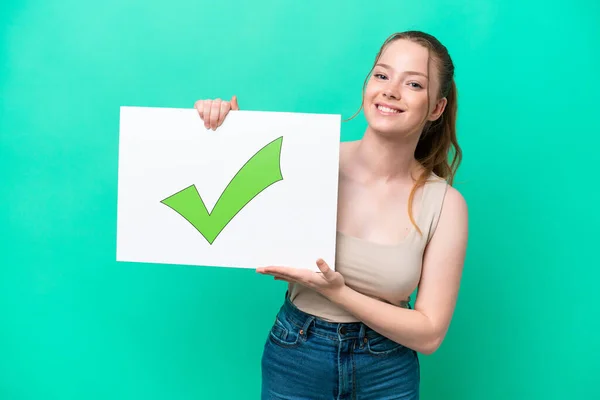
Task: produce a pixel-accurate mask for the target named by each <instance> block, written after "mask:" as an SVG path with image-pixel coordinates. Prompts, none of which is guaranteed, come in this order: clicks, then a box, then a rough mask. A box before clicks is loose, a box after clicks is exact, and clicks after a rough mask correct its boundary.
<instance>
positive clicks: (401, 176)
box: [352, 128, 420, 182]
mask: <svg viewBox="0 0 600 400" xmlns="http://www.w3.org/2000/svg"><path fill="white" fill-rule="evenodd" d="M417 141H418V135H409V136H407V137H406V138H401V139H398V138H386V137H385V136H383V135H379V134H377V133H375V132H373V131H372V130H371V128H367V130H366V131H365V134H364V137H363V139H362V140H361V141H360V143H359V144H358V146H357V148H356V151H355V153H354V160H353V163H352V164H353V165H354V167H355V168H356V169H357V171H356V172H359V173H360V174H361V175H363V178H364V179H365V180H376V181H384V182H387V181H392V180H395V181H397V180H402V181H404V180H409V181H412V180H413V178H415V177H416V175H415V172H416V171H417V170H418V169H419V168H420V164H419V162H418V161H417V160H416V159H415V157H414V154H415V148H416V146H417Z"/></svg>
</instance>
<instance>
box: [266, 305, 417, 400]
mask: <svg viewBox="0 0 600 400" xmlns="http://www.w3.org/2000/svg"><path fill="white" fill-rule="evenodd" d="M419 383H420V369H419V360H418V356H417V353H416V352H415V351H414V350H411V349H409V348H407V347H405V346H402V345H400V344H398V343H396V342H394V341H392V340H390V339H387V338H386V337H384V336H382V335H380V334H378V333H377V332H375V331H374V330H372V329H370V328H369V327H367V326H366V325H364V324H363V323H331V322H327V321H325V320H322V319H319V318H317V317H315V316H313V315H309V314H306V313H304V312H303V311H301V310H299V309H298V308H297V307H296V306H294V304H293V303H292V302H291V301H290V300H289V298H288V296H287V295H286V297H285V302H284V304H283V305H282V306H281V309H280V310H279V312H278V313H277V316H276V318H275V322H274V324H273V326H272V328H271V330H270V332H269V335H268V338H267V341H266V343H265V348H264V352H263V356H262V397H261V398H262V399H287V400H299V399H306V400H320V399H327V400H333V399H337V400H342V399H378V400H379V399H381V400H384V399H390V400H391V399H403V400H408V399H410V400H414V399H418V398H419Z"/></svg>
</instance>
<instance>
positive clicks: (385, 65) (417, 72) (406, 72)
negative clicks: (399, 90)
mask: <svg viewBox="0 0 600 400" xmlns="http://www.w3.org/2000/svg"><path fill="white" fill-rule="evenodd" d="M376 67H383V68H386V69H393V68H392V67H390V66H389V65H387V64H384V63H378V64H377V65H376ZM404 73H405V74H407V75H421V76H424V77H425V78H427V74H424V73H422V72H419V71H404Z"/></svg>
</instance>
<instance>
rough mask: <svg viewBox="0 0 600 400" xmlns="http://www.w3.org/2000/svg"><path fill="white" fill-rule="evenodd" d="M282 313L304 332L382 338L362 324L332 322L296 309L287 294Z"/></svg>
mask: <svg viewBox="0 0 600 400" xmlns="http://www.w3.org/2000/svg"><path fill="white" fill-rule="evenodd" d="M280 312H283V314H284V315H285V317H286V318H287V319H288V320H289V321H290V322H291V323H293V324H294V325H296V326H297V327H298V328H300V329H302V330H303V331H304V332H309V331H312V332H314V333H316V334H320V335H321V336H326V337H329V338H339V339H340V340H344V339H359V340H361V341H362V340H363V339H364V338H365V337H366V338H369V339H370V338H372V337H375V336H380V335H379V333H377V332H375V331H374V330H373V329H371V328H369V327H368V326H367V325H365V324H364V323H362V322H330V321H327V320H324V319H322V318H319V317H317V316H315V315H311V314H308V313H305V312H304V311H302V310H300V309H299V308H298V307H296V306H295V305H294V304H293V303H292V301H291V300H290V298H289V293H286V294H285V301H284V303H283V305H282V306H281V310H280Z"/></svg>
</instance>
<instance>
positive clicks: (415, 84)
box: [408, 82, 423, 89]
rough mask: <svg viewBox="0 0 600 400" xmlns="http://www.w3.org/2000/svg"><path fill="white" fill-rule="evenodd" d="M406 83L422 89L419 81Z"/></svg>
mask: <svg viewBox="0 0 600 400" xmlns="http://www.w3.org/2000/svg"><path fill="white" fill-rule="evenodd" d="M408 84H409V85H411V86H412V87H413V88H416V89H423V86H422V85H421V84H420V83H419V82H409V83H408Z"/></svg>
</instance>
